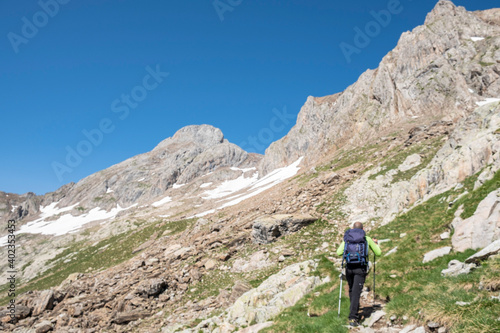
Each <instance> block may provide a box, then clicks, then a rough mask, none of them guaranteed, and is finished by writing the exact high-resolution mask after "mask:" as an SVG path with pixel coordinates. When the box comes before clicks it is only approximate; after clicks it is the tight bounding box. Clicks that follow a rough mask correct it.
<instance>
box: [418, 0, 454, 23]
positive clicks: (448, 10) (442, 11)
mask: <svg viewBox="0 0 500 333" xmlns="http://www.w3.org/2000/svg"><path fill="white" fill-rule="evenodd" d="M459 8H462V7H459ZM456 15H457V6H455V4H454V3H453V2H451V1H450V0H439V1H438V2H437V3H436V6H434V9H432V11H431V12H430V13H429V14H427V17H426V19H425V24H430V23H432V22H435V21H437V20H439V19H441V18H443V17H446V16H456Z"/></svg>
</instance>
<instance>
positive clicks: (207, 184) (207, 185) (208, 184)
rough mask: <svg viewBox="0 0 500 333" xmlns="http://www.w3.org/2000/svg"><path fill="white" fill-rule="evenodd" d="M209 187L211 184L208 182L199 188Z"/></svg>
mask: <svg viewBox="0 0 500 333" xmlns="http://www.w3.org/2000/svg"><path fill="white" fill-rule="evenodd" d="M210 185H212V182H210V183H203V184H201V185H200V188H205V187H209V186H210Z"/></svg>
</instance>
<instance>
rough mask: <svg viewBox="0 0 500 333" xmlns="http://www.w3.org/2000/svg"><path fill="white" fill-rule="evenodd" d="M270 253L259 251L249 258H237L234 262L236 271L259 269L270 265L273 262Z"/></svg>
mask: <svg viewBox="0 0 500 333" xmlns="http://www.w3.org/2000/svg"><path fill="white" fill-rule="evenodd" d="M268 259H269V254H268V253H266V252H264V251H263V250H262V251H257V252H255V253H254V254H252V255H251V256H250V258H248V260H245V259H241V258H240V259H236V260H235V261H234V264H233V271H234V272H250V271H255V270H258V269H262V268H264V267H267V266H269V265H270V264H271V263H270V261H269V260H268Z"/></svg>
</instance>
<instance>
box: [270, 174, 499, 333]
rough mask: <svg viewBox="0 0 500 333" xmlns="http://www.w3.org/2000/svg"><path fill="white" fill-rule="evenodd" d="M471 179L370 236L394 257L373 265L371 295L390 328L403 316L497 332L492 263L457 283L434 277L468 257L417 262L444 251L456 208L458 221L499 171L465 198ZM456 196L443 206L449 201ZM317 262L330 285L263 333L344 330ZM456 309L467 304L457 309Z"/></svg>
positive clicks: (495, 265) (328, 269)
mask: <svg viewBox="0 0 500 333" xmlns="http://www.w3.org/2000/svg"><path fill="white" fill-rule="evenodd" d="M476 179H477V175H476V176H472V177H469V178H468V179H467V180H466V181H465V182H464V183H463V185H464V186H463V187H462V188H460V189H457V190H451V191H448V192H446V193H442V194H441V195H438V196H435V197H433V198H431V199H430V200H428V201H427V202H425V203H423V204H421V205H419V206H417V207H415V208H413V209H412V210H410V211H409V212H407V213H405V214H402V215H400V216H399V217H397V218H396V219H395V220H394V221H393V222H391V223H389V224H387V225H385V226H383V227H381V228H379V229H377V230H374V231H372V232H371V233H370V234H371V236H374V237H376V238H378V239H390V242H387V243H384V244H383V245H382V249H383V251H384V252H388V251H389V250H390V249H392V248H394V247H396V246H397V247H398V249H397V252H396V253H394V254H392V255H389V256H387V257H381V258H379V259H378V260H377V280H376V294H377V295H378V297H380V298H381V299H382V300H384V301H386V302H387V306H386V308H385V310H386V312H387V313H388V316H391V315H396V316H397V318H398V319H397V320H396V322H397V323H402V324H404V322H403V321H402V319H401V318H403V316H407V317H408V318H409V320H408V322H418V323H420V324H425V323H426V322H427V321H435V322H438V323H440V324H441V325H444V326H446V327H448V328H451V329H452V331H453V332H464V333H465V332H484V333H487V332H491V333H493V332H495V333H496V332H500V321H499V320H498V317H499V314H500V302H499V301H498V299H492V298H491V296H498V293H499V291H500V273H499V272H500V257H499V256H496V257H494V258H490V259H489V260H487V261H485V262H483V263H482V265H481V266H480V267H478V268H477V269H476V270H475V271H473V272H472V273H470V274H467V275H460V276H458V277H442V276H441V270H443V269H445V268H447V266H448V262H449V261H450V260H452V259H458V260H460V261H464V260H465V259H466V258H467V257H469V256H470V255H472V254H473V253H475V252H476V251H475V250H468V251H466V252H464V253H456V252H453V251H452V252H451V253H450V254H449V255H447V256H444V257H441V258H438V259H435V260H433V261H431V262H428V263H425V264H423V263H422V259H423V256H424V254H425V253H427V252H429V251H431V250H433V249H436V248H440V247H443V246H449V245H451V240H450V239H446V240H441V239H440V237H439V235H440V234H441V233H443V232H444V231H448V230H450V229H451V227H450V223H451V221H452V220H453V217H454V214H455V212H456V210H457V209H458V207H460V206H461V205H463V207H464V211H463V213H462V218H467V217H469V216H471V215H472V214H473V213H474V211H475V210H476V208H477V205H478V204H479V202H481V200H483V199H484V198H485V197H486V196H487V195H488V193H490V192H491V191H494V190H496V189H497V188H499V187H500V172H497V173H496V174H495V177H494V178H493V179H492V180H490V181H488V182H486V183H485V184H484V185H483V186H481V187H480V188H478V189H477V190H476V191H473V187H474V182H475V181H476ZM466 191H467V192H468V193H467V194H465V195H464V194H463V193H465V192H466ZM460 195H462V196H461V197H460V198H459V199H458V200H456V201H455V202H454V203H453V204H452V205H451V206H450V202H453V200H455V199H456V198H458V197H459V196H460ZM405 233H406V235H405V236H403V237H401V236H402V234H405ZM321 262H322V265H321V269H322V270H323V272H322V273H323V274H326V273H327V274H330V275H331V276H332V279H333V280H332V282H331V283H329V284H327V285H323V286H321V287H319V288H317V290H315V291H314V292H312V293H311V294H309V295H308V296H306V297H304V298H303V299H302V300H301V301H300V302H299V303H298V304H296V305H295V306H294V307H292V308H290V309H288V310H286V311H284V312H283V313H282V314H281V315H279V316H278V317H277V318H275V324H274V325H273V326H272V327H270V328H268V329H266V330H264V331H263V332H268V333H270V332H273V333H277V332H300V333H309V332H311V333H312V332H318V333H319V332H324V333H327V332H345V331H347V329H346V328H345V327H344V326H342V325H345V324H346V318H347V314H348V305H349V300H348V299H346V298H343V299H342V308H341V318H340V319H338V318H337V311H338V292H339V288H338V287H339V285H338V272H335V271H334V270H333V267H332V266H333V265H331V263H330V262H329V261H328V260H326V259H325V258H323V260H322V261H321ZM370 274H373V273H370ZM372 284H373V279H372V276H369V277H368V278H367V283H366V286H368V287H370V288H372ZM344 294H345V293H344ZM456 302H470V304H468V305H465V306H460V305H457V304H456Z"/></svg>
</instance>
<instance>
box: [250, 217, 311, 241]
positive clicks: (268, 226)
mask: <svg viewBox="0 0 500 333" xmlns="http://www.w3.org/2000/svg"><path fill="white" fill-rule="evenodd" d="M316 220H317V219H316V218H314V217H312V216H308V215H289V214H283V215H272V216H263V217H260V218H258V219H256V220H255V221H254V223H253V231H252V237H253V241H254V242H255V243H260V244H268V243H271V242H273V241H275V240H276V239H277V238H278V237H280V236H282V235H286V234H289V233H292V232H296V231H298V230H300V229H301V228H303V227H305V226H307V225H309V224H311V223H313V222H315V221H316Z"/></svg>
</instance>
